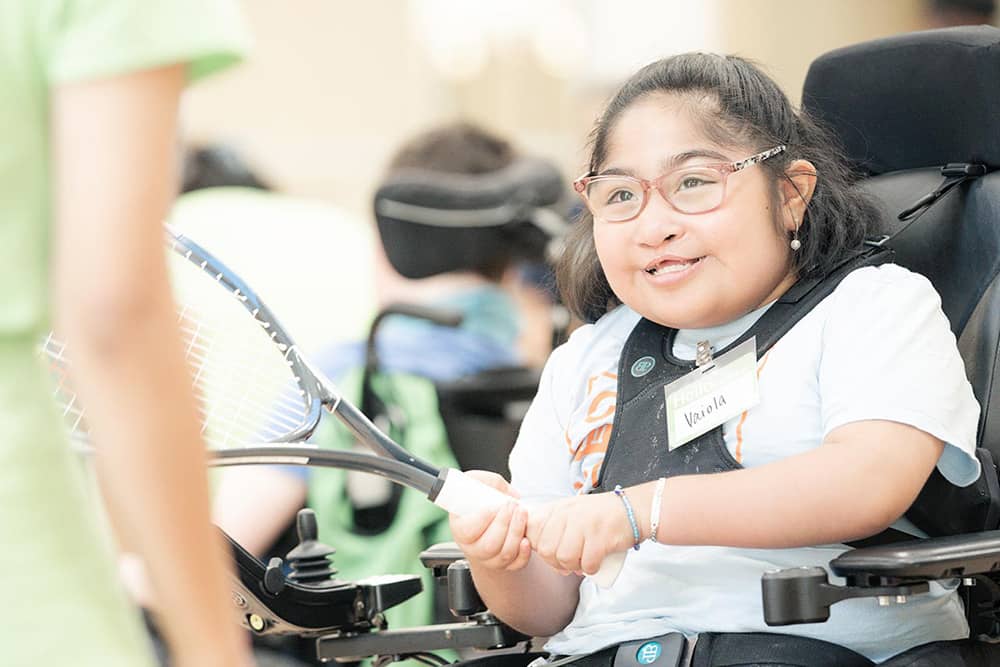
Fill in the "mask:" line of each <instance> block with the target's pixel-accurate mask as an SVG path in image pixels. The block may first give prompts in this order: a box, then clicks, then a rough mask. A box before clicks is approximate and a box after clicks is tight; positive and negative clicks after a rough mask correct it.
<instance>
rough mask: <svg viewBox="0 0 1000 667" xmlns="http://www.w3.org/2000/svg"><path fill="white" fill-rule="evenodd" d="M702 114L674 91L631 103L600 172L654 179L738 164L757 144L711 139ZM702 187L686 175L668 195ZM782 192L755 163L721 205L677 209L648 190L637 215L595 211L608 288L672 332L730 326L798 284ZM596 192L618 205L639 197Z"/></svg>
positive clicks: (730, 183) (732, 182)
mask: <svg viewBox="0 0 1000 667" xmlns="http://www.w3.org/2000/svg"><path fill="white" fill-rule="evenodd" d="M698 111H699V109H698V108H697V107H696V106H695V105H692V104H691V103H690V102H688V101H686V100H684V99H682V98H679V97H677V96H672V95H663V94H656V95H651V96H649V97H647V98H645V99H642V100H639V101H637V102H635V103H634V104H632V106H630V107H629V108H628V110H626V111H625V112H624V113H622V115H621V116H620V117H619V118H618V119H617V121H616V122H615V125H614V127H613V129H612V130H611V133H610V135H609V141H608V151H607V156H606V159H605V160H604V163H603V164H601V165H599V166H600V169H599V172H598V173H622V174H630V175H634V176H635V177H637V178H657V176H659V175H660V174H663V173H665V170H667V169H678V168H682V167H699V166H705V165H710V164H719V163H720V162H722V161H723V160H720V159H719V158H723V159H724V160H725V161H729V162H731V161H736V160H743V159H745V158H747V157H748V156H750V155H753V154H754V153H755V152H758V151H760V150H761V148H760V147H757V146H735V147H734V146H719V145H717V144H716V143H714V142H713V141H711V140H710V139H709V138H708V137H706V136H705V134H704V132H702V131H701V129H700V128H701V125H700V124H699V122H700V121H701V118H700V117H699V116H698V115H696V114H698ZM765 148H766V147H765ZM707 156H713V157H707ZM714 156H718V157H714ZM704 187H707V186H706V185H705V181H703V180H698V181H697V182H694V181H693V179H692V182H687V181H685V182H683V183H679V184H677V188H676V189H677V191H676V192H674V190H673V189H670V190H668V192H669V194H670V196H671V197H675V198H681V197H691V196H692V195H693V194H694V193H696V192H702V191H703V190H702V191H699V190H697V189H698V188H704ZM779 191H780V188H779V187H777V186H775V183H774V180H773V177H772V176H770V175H769V174H768V172H766V171H765V170H764V169H763V168H762V167H760V166H759V165H754V166H750V167H748V168H745V169H742V170H740V171H737V172H734V173H732V174H731V175H730V177H729V178H728V180H727V181H726V183H725V186H724V196H723V198H722V202H721V204H719V205H718V206H717V207H715V208H712V209H711V210H708V211H706V212H703V213H684V212H681V211H680V210H678V207H677V206H675V205H671V203H669V202H668V201H667V200H666V199H664V196H663V194H662V192H661V191H660V190H659V189H657V188H653V189H651V190H650V191H649V193H648V199H647V200H646V202H645V208H643V209H642V210H641V212H640V213H639V214H638V216H636V217H634V218H631V219H627V220H624V221H622V222H613V221H609V220H603V219H601V217H600V216H595V220H594V244H595V246H596V249H597V254H598V257H599V258H600V262H601V266H602V268H603V269H604V274H605V276H606V278H607V280H608V284H609V285H610V286H611V289H612V290H613V291H614V293H615V295H617V296H618V298H619V299H620V300H621V301H622V302H623V303H625V304H626V305H628V306H629V307H630V308H632V309H633V310H635V311H636V312H638V313H639V314H640V315H642V316H643V317H646V318H647V319H650V320H653V321H654V322H657V323H659V324H663V325H665V326H670V327H675V328H702V327H708V326H715V325H718V324H723V323H726V322H730V321H732V320H734V319H736V318H738V317H740V316H742V315H744V314H745V313H748V312H750V311H752V310H755V309H756V308H758V307H760V306H761V305H763V304H765V303H768V302H770V301H772V300H774V299H776V298H777V297H778V296H780V295H781V294H782V293H783V292H784V291H785V290H787V289H788V287H790V286H791V285H792V284H793V283H794V282H795V274H794V272H793V271H792V268H791V267H792V264H791V261H790V259H791V249H790V248H789V238H790V237H789V232H790V231H791V230H792V229H794V225H795V224H796V223H795V221H794V219H793V218H792V216H791V215H789V214H787V210H788V207H786V206H784V205H783V204H782V202H781V196H780V192H779ZM598 192H600V190H599V188H595V195H594V196H596V193H598ZM600 194H601V196H602V197H606V198H604V199H601V201H610V202H613V203H615V204H617V202H618V201H619V199H621V200H622V201H625V202H629V201H632V200H631V197H634V196H635V195H634V194H632V193H628V192H626V193H624V194H620V193H619V191H617V190H611V191H609V193H608V194H607V195H605V194H604V193H603V192H600ZM622 197H624V199H622ZM683 201H690V199H684V200H683ZM609 210H620V209H609Z"/></svg>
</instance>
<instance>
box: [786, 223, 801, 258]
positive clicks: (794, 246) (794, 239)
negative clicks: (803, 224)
mask: <svg viewBox="0 0 1000 667" xmlns="http://www.w3.org/2000/svg"><path fill="white" fill-rule="evenodd" d="M788 245H790V246H791V247H792V252H795V251H796V250H798V249H799V248H801V247H802V241H800V240H799V226H798V225H796V226H795V231H794V232H792V242H791V243H789V244H788Z"/></svg>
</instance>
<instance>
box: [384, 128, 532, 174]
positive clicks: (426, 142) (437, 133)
mask: <svg viewBox="0 0 1000 667" xmlns="http://www.w3.org/2000/svg"><path fill="white" fill-rule="evenodd" d="M514 158H515V153H514V149H513V148H511V145H510V144H509V143H507V142H506V141H504V140H503V139H501V138H499V137H497V136H494V135H492V134H490V133H489V132H487V131H486V130H484V129H482V128H480V127H478V126H476V125H473V124H471V123H468V122H464V121H463V122H458V123H452V124H450V125H444V126H442V127H438V128H435V129H432V130H428V131H427V132H424V133H422V134H419V135H417V136H416V137H414V138H413V139H411V140H410V141H408V142H406V143H405V144H403V146H401V147H400V148H399V150H398V151H396V154H395V155H394V156H393V158H392V160H391V161H390V162H389V171H390V173H391V172H392V171H395V170H396V169H406V168H410V167H413V168H417V169H426V170H428V171H440V172H443V173H446V174H486V173H489V172H491V171H497V170H499V169H503V168H504V167H506V166H507V165H509V164H510V163H512V162H513V161H514Z"/></svg>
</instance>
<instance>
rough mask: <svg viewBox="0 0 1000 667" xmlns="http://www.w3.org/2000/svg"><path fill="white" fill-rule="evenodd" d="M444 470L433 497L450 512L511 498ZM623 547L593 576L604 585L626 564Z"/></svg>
mask: <svg viewBox="0 0 1000 667" xmlns="http://www.w3.org/2000/svg"><path fill="white" fill-rule="evenodd" d="M442 472H443V473H444V483H443V484H442V485H441V486H440V488H439V490H438V493H437V495H436V496H435V497H434V498H432V501H433V502H434V504H435V505H437V506H438V507H441V508H442V509H444V510H446V511H448V512H449V513H451V514H456V515H458V516H465V515H467V514H475V513H476V512H482V511H485V510H490V509H496V508H499V507H503V506H504V505H506V504H507V503H509V502H510V501H511V500H515V499H514V498H513V497H512V496H508V495H507V494H505V493H502V492H501V491H498V490H497V489H494V488H493V487H492V486H487V485H486V484H483V483H482V482H480V481H479V480H477V479H473V478H472V477H469V476H468V475H466V474H465V473H463V472H462V471H461V470H456V469H455V468H448V469H447V470H446V471H442ZM627 553H628V552H626V551H620V552H616V553H612V554H608V555H607V556H606V557H605V558H604V562H602V563H601V568H600V569H599V570H598V571H597V574H594V575H593V576H592V577H591V578H592V579H593V580H594V582H595V583H596V584H597V585H598V586H600V587H601V588H610V587H611V585H612V584H614V583H615V580H616V579H617V578H618V574H619V573H620V572H621V571H622V566H623V565H624V564H625V555H626V554H627Z"/></svg>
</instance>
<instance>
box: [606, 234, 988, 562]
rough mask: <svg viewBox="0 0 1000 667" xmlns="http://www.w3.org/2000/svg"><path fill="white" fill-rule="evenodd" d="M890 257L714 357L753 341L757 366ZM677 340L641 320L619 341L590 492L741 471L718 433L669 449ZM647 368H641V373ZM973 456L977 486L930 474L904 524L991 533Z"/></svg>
mask: <svg viewBox="0 0 1000 667" xmlns="http://www.w3.org/2000/svg"><path fill="white" fill-rule="evenodd" d="M891 258H892V252H891V251H890V250H889V249H887V248H884V247H873V248H868V249H866V250H865V251H864V252H862V253H860V254H857V255H854V256H852V257H851V258H849V259H848V260H846V261H844V262H843V263H842V264H841V265H839V266H838V267H836V268H835V269H834V270H833V271H831V272H830V273H828V274H827V275H826V276H825V277H822V278H817V279H813V280H804V281H799V282H797V283H796V284H795V285H793V286H792V287H791V288H790V289H789V290H788V291H787V292H785V294H784V295H782V296H781V297H780V298H779V299H778V300H777V302H775V303H774V305H772V306H771V307H770V308H769V309H768V310H767V312H765V313H764V314H763V315H762V316H761V317H760V319H758V320H757V322H756V323H755V324H754V325H753V326H751V327H750V328H749V329H748V330H747V331H746V332H744V333H743V334H742V335H741V336H739V337H738V338H737V339H736V341H734V342H733V343H732V344H730V345H729V346H727V347H726V348H724V349H722V350H719V351H717V352H716V353H715V355H716V356H719V355H722V354H725V353H726V352H728V351H729V350H731V349H733V348H735V347H736V346H738V345H740V344H741V343H743V342H744V341H747V340H749V339H751V338H753V337H756V339H757V342H756V347H757V358H758V360H759V359H760V358H761V357H762V356H763V355H764V354H765V353H767V351H768V350H769V349H770V348H771V346H773V345H774V344H775V343H776V342H777V341H778V340H779V339H780V338H781V337H782V336H784V335H785V333H787V332H788V330H789V329H791V328H792V327H793V326H794V325H795V324H796V323H797V322H798V321H799V320H801V319H802V318H803V317H804V316H805V315H806V314H807V313H809V312H810V311H811V310H812V309H813V308H814V307H815V306H816V305H817V304H819V302H820V301H822V300H823V299H824V298H826V297H827V296H828V295H829V294H830V293H832V292H833V290H834V289H835V288H836V287H837V285H839V284H840V281H841V280H843V279H844V278H845V277H846V276H847V275H848V274H849V273H851V272H852V271H854V270H855V269H858V268H861V267H864V266H877V265H879V264H883V263H885V262H888V261H890V259H891ZM676 335H677V330H676V329H671V328H668V327H663V326H661V325H658V324H656V323H654V322H650V321H649V320H646V319H642V320H640V321H639V323H638V324H636V326H635V328H634V329H633V330H632V333H631V334H630V335H629V337H628V340H627V341H626V342H625V345H624V347H623V349H622V354H621V359H620V361H619V364H618V388H617V402H616V404H615V415H614V422H613V424H614V426H613V430H612V435H611V440H610V442H609V443H608V447H607V451H606V453H605V456H604V462H603V465H602V467H601V473H600V477H599V478H598V483H597V486H596V487H595V489H594V491H595V492H600V491H608V490H611V489H613V488H614V487H615V486H616V485H621V486H622V487H628V486H633V485H636V484H641V483H642V482H648V481H651V480H654V479H657V478H660V477H674V476H677V475H697V474H706V473H716V472H724V471H727V470H738V469H740V468H742V466H741V465H740V463H739V462H737V461H736V460H735V459H734V458H733V456H732V455H731V454H730V453H729V450H728V448H727V447H726V444H725V441H724V440H723V435H722V426H717V427H715V428H714V429H712V430H710V431H708V432H707V433H705V434H703V435H701V436H698V437H697V438H695V439H693V440H691V441H690V442H688V443H687V444H685V445H684V446H683V447H678V448H675V449H674V450H673V451H671V450H670V448H669V446H668V442H667V422H666V420H667V414H666V413H667V410H666V401H665V398H664V392H663V387H664V386H665V385H668V384H670V383H671V382H673V381H674V380H676V379H678V378H680V377H682V376H684V375H686V374H688V373H690V372H691V371H692V370H694V368H695V363H694V362H691V361H684V360H681V359H677V358H676V357H674V355H673V354H672V349H673V343H674V338H675V337H676ZM646 357H651V358H652V360H653V368H652V370H649V371H648V372H646V373H645V374H644V375H642V374H641V373H632V372H631V370H632V369H633V365H634V364H635V363H636V362H637V361H638V360H641V359H643V358H646ZM648 365H649V364H648V362H647V363H646V364H645V367H648ZM643 370H645V368H643ZM636 375H640V377H636ZM977 455H978V457H979V459H980V462H981V463H982V464H983V474H981V475H980V477H979V480H977V482H976V483H975V484H973V485H971V486H968V487H957V486H955V485H953V484H951V483H950V482H948V481H947V480H946V479H945V478H944V477H943V476H942V475H941V473H940V472H938V471H937V469H936V468H935V470H934V472H933V473H932V475H931V477H930V478H929V479H928V481H927V483H926V485H925V486H924V489H923V491H921V493H920V495H919V497H918V498H917V500H916V502H914V504H913V506H912V507H911V508H910V510H909V511H908V512H907V514H906V516H907V518H908V519H909V520H910V521H912V522H913V523H914V525H916V526H917V527H918V528H920V529H921V530H923V531H924V532H926V533H927V534H928V535H930V536H932V537H937V536H942V535H954V534H958V533H965V532H978V531H983V530H992V529H994V528H996V527H997V524H998V523H1000V488H998V482H997V474H996V469H995V466H994V464H993V459H992V457H991V456H990V453H989V452H988V451H987V450H985V449H979V450H978V451H977ZM908 539H914V538H913V536H911V535H908V534H906V533H903V532H901V531H897V530H894V529H891V528H890V529H887V530H886V531H885V532H883V533H880V534H878V535H875V536H872V537H869V538H865V539H864V540H859V541H857V542H851V543H849V544H850V546H855V547H858V546H872V545H875V544H887V543H891V542H898V541H901V540H908Z"/></svg>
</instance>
